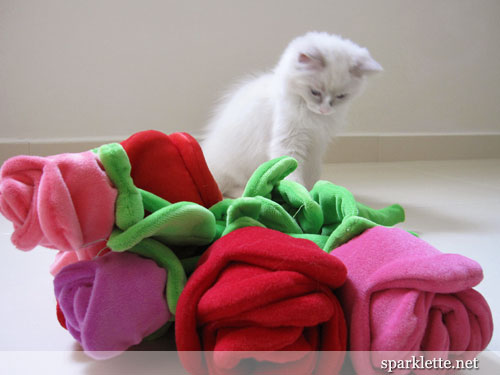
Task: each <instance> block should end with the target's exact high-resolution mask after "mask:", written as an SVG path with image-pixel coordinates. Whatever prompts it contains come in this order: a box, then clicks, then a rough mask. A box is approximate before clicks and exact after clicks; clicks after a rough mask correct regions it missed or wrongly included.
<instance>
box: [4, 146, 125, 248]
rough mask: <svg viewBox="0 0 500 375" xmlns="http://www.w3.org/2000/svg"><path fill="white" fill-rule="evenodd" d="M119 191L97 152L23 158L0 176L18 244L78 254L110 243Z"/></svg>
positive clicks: (6, 212) (10, 163)
mask: <svg viewBox="0 0 500 375" xmlns="http://www.w3.org/2000/svg"><path fill="white" fill-rule="evenodd" d="M115 199H116V189H115V188H114V187H113V186H112V184H111V182H110V180H109V179H108V177H107V175H106V173H105V172H104V170H103V168H102V167H101V165H100V162H99V159H98V157H97V156H96V155H95V154H94V153H93V152H90V151H88V152H83V153H79V154H60V155H55V156H49V157H46V158H42V157H37V156H17V157H14V158H11V159H9V160H7V161H6V162H5V163H4V164H3V166H2V168H1V170H0V212H1V213H2V214H3V215H4V216H5V217H6V218H7V219H9V220H10V221H12V223H13V224H14V233H13V234H12V237H11V240H12V243H13V244H14V245H15V246H16V247H17V248H19V249H21V250H31V249H33V248H34V247H35V246H37V245H42V246H46V247H50V248H55V249H58V250H62V251H68V250H78V249H81V248H83V247H86V246H88V245H91V244H93V243H95V242H96V241H100V240H105V239H107V238H108V237H109V235H110V233H111V230H112V228H113V223H114V206H115Z"/></svg>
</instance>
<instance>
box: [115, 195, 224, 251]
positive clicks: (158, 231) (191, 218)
mask: <svg viewBox="0 0 500 375" xmlns="http://www.w3.org/2000/svg"><path fill="white" fill-rule="evenodd" d="M215 233H216V228H215V217H214V215H213V214H212V213H211V212H210V211H209V210H207V209H206V208H205V207H203V206H200V205H199V204H196V203H192V202H178V203H174V204H171V205H169V206H166V207H163V208H161V209H159V210H158V211H155V212H153V213H152V214H151V215H149V216H147V217H145V218H144V219H143V220H141V221H139V222H138V223H137V224H135V225H133V226H131V227H130V228H128V229H127V230H126V231H124V232H123V233H120V234H119V235H117V236H114V237H112V238H110V240H109V241H108V247H109V248H111V249H112V250H114V251H123V250H126V249H129V248H131V247H132V246H134V245H136V244H137V243H139V242H140V241H141V240H143V239H144V238H147V237H154V238H156V239H158V240H159V241H161V242H162V243H165V244H169V245H181V246H184V245H207V244H209V243H211V242H212V241H213V239H214V238H215Z"/></svg>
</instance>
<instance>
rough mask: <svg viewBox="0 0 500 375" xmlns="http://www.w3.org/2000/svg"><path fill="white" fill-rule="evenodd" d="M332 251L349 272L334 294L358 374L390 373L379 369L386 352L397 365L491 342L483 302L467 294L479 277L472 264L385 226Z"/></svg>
mask: <svg viewBox="0 0 500 375" xmlns="http://www.w3.org/2000/svg"><path fill="white" fill-rule="evenodd" d="M332 254H333V255H335V256H337V258H339V259H341V260H342V261H343V262H344V264H345V265H346V266H347V269H348V270H349V275H348V279H347V281H346V283H345V284H344V285H343V286H342V288H340V289H339V293H338V295H339V299H340V301H341V303H342V307H343V308H344V311H345V314H346V318H347V321H348V325H349V343H350V346H349V350H351V351H353V353H352V355H351V358H352V362H353V364H354V367H355V369H356V371H357V372H358V373H360V374H372V373H377V371H378V372H380V373H387V370H381V369H379V368H378V367H380V359H381V358H382V359H387V358H389V356H388V354H387V353H388V351H392V352H393V353H392V354H391V357H392V359H394V360H399V359H405V358H408V357H409V356H410V355H412V354H414V355H416V356H418V355H420V354H422V353H421V352H420V351H426V352H439V353H440V357H442V358H444V359H446V355H449V356H450V358H453V356H455V355H459V356H461V355H462V354H461V353H464V352H469V355H470V352H479V351H481V350H483V349H484V348H485V347H486V345H488V342H489V341H490V339H491V335H492V332H493V321H492V316H491V311H490V308H489V307H488V304H487V303H486V301H485V299H484V298H483V297H482V296H481V294H479V293H478V292H477V291H475V290H473V289H472V287H473V286H475V285H477V284H478V283H479V282H480V281H481V279H482V278H483V273H482V270H481V267H480V266H479V264H478V263H477V262H475V261H473V260H472V259H469V258H466V257H464V256H461V255H458V254H443V253H441V252H440V251H439V250H437V249H435V248H433V247H432V246H431V245H429V244H428V243H426V242H424V241H422V240H421V239H419V238H416V237H415V236H413V235H411V234H409V233H408V232H406V231H404V230H401V229H398V228H385V227H374V228H371V229H368V230H366V231H365V232H364V233H363V234H361V235H360V236H358V237H356V238H354V239H352V240H351V241H349V242H347V243H346V244H344V245H342V246H340V247H338V248H337V249H335V250H334V251H333V252H332ZM472 355H473V353H472Z"/></svg>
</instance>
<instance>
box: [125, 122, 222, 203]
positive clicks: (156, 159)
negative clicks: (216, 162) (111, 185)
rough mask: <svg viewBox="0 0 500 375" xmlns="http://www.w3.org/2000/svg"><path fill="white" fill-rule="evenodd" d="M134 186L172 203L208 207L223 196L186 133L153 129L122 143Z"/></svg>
mask: <svg viewBox="0 0 500 375" xmlns="http://www.w3.org/2000/svg"><path fill="white" fill-rule="evenodd" d="M121 145H122V146H123V148H124V149H125V151H126V153H127V155H128V157H129V160H130V164H131V165H132V179H133V180H134V184H135V185H136V186H137V187H139V188H141V189H144V190H147V191H149V192H151V193H153V194H156V195H158V196H160V197H162V198H163V199H166V200H167V201H169V202H171V203H175V202H181V201H189V202H195V203H198V204H201V205H202V206H205V207H210V206H212V205H214V204H215V203H217V202H219V201H220V200H222V194H221V192H220V190H219V187H218V186H217V183H216V182H215V180H214V178H213V176H212V174H211V173H210V170H209V169H208V166H207V163H206V161H205V157H204V156H203V152H202V150H201V147H200V145H199V144H198V142H197V141H196V140H195V139H194V138H193V137H192V136H190V135H189V134H187V133H173V134H170V135H166V134H164V133H162V132H159V131H156V130H147V131H142V132H139V133H136V134H134V135H132V136H131V137H129V138H128V139H126V140H125V141H123V142H121Z"/></svg>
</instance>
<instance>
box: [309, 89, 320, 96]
mask: <svg viewBox="0 0 500 375" xmlns="http://www.w3.org/2000/svg"><path fill="white" fill-rule="evenodd" d="M311 94H313V95H314V96H318V97H319V96H321V93H320V92H319V91H316V90H314V89H311Z"/></svg>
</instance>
